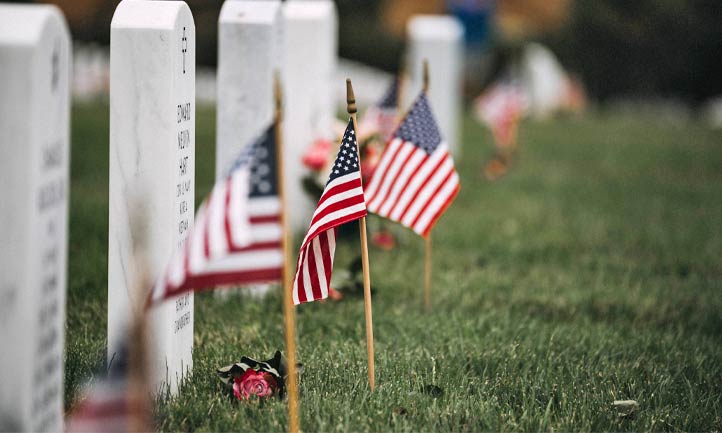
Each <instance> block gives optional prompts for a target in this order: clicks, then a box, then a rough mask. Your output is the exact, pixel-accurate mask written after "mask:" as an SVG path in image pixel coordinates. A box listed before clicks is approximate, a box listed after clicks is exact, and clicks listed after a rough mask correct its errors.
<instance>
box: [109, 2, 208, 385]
mask: <svg viewBox="0 0 722 433" xmlns="http://www.w3.org/2000/svg"><path fill="white" fill-rule="evenodd" d="M195 41H196V37H195V25H194V23H193V16H192V15H191V11H190V9H189V8H188V6H187V5H186V4H185V2H182V1H128V0H126V1H122V2H121V3H120V4H119V5H118V7H117V9H116V10H115V15H114V16H113V21H112V24H111V33H110V215H109V239H108V243H109V245H108V249H109V251H108V360H109V361H110V360H111V359H112V358H113V356H114V355H116V356H117V354H118V351H119V347H120V345H121V342H122V339H123V337H124V335H123V333H124V332H126V329H127V325H128V320H129V319H130V315H131V314H132V313H138V312H139V310H140V309H141V308H142V307H143V303H144V300H145V296H146V295H147V291H146V290H148V289H150V288H141V287H138V286H137V283H138V280H139V279H140V277H139V272H140V269H141V267H142V266H143V265H144V266H145V267H146V268H147V269H148V271H149V272H150V273H151V274H152V275H151V276H152V278H158V277H159V275H160V274H161V273H162V272H163V270H164V268H165V266H166V264H167V262H168V260H169V259H170V257H171V254H172V253H173V251H174V250H175V249H176V248H177V247H179V246H180V245H182V244H183V243H184V242H185V240H186V238H187V236H188V231H189V230H190V229H191V227H192V226H193V215H194V211H195V206H194V193H195V188H194V183H195V179H194V175H195V110H196V105H195ZM133 234H136V236H141V234H142V236H143V237H144V239H133V237H132V236H133ZM134 242H135V243H136V245H138V244H141V243H142V245H143V246H144V249H145V250H144V253H145V257H138V256H134ZM138 260H144V263H142V264H141V263H138ZM148 322H149V324H148V327H149V339H150V342H151V347H153V349H154V353H151V354H150V359H151V366H150V367H151V374H152V377H153V386H154V387H155V389H156V390H158V389H161V388H160V387H161V386H164V385H168V386H170V389H171V392H173V393H175V392H176V390H177V387H178V383H179V382H180V380H181V379H182V377H183V376H184V375H185V374H186V372H187V371H188V370H190V369H191V368H192V365H193V357H192V355H193V294H187V295H184V296H181V297H179V298H177V299H176V300H175V302H171V301H169V302H166V303H164V304H162V305H160V306H158V307H154V308H153V309H152V310H151V312H150V317H149V321H148Z"/></svg>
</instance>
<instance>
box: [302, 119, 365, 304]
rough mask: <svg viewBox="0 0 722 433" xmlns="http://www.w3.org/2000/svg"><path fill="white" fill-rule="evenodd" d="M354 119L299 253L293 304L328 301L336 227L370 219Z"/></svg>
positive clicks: (348, 127) (345, 134)
mask: <svg viewBox="0 0 722 433" xmlns="http://www.w3.org/2000/svg"><path fill="white" fill-rule="evenodd" d="M360 165H361V164H360V161H359V157H358V146H357V144H356V132H355V130H354V125H353V120H352V119H349V122H348V126H346V131H345V132H344V135H343V140H342V142H341V146H340V149H339V152H338V155H337V156H336V159H335V161H334V164H333V167H332V169H331V174H330V175H329V178H328V182H327V183H326V187H325V188H324V191H323V194H321V198H320V199H319V201H318V205H317V206H316V210H315V211H314V213H313V217H312V218H311V224H310V225H309V228H308V232H307V233H306V236H305V237H304V239H303V243H302V244H301V249H300V250H299V255H298V262H297V266H296V274H295V276H294V280H293V302H294V304H296V305H298V304H301V303H304V302H310V301H315V300H318V299H325V298H327V297H328V292H329V287H330V283H331V271H332V269H333V258H334V253H335V251H336V227H338V226H340V225H341V224H344V223H347V222H350V221H354V220H357V219H359V218H362V217H364V216H366V202H365V201H364V193H363V187H362V185H361V171H360Z"/></svg>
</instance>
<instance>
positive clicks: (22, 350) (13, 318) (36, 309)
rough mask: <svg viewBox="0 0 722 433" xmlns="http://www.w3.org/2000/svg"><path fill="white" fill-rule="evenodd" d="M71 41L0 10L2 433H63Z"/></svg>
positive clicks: (7, 8)
mask: <svg viewBox="0 0 722 433" xmlns="http://www.w3.org/2000/svg"><path fill="white" fill-rule="evenodd" d="M70 56H71V48H70V35H69V33H68V28H67V25H66V23H65V19H64V18H63V16H62V13H61V12H60V11H59V10H58V9H57V8H56V7H54V6H40V5H23V6H19V5H17V6H11V5H0V95H1V96H0V151H1V152H2V158H0V173H2V178H3V182H2V186H1V187H0V188H1V189H2V200H3V205H2V206H0V245H1V247H0V347H2V349H0V350H1V351H2V354H1V355H0V431H43V432H44V431H51V432H55V431H62V430H63V395H64V390H63V376H64V367H63V365H64V364H63V350H64V340H65V294H66V287H67V284H66V280H67V278H66V272H67V250H68V247H67V245H68V192H69V183H68V167H69V159H70V147H69V142H70V135H69V134H70V78H69V77H70V67H69V65H70Z"/></svg>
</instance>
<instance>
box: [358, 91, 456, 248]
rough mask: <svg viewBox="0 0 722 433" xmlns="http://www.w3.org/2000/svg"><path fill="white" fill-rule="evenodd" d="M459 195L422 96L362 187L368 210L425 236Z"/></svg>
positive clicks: (451, 164) (444, 146)
mask: <svg viewBox="0 0 722 433" xmlns="http://www.w3.org/2000/svg"><path fill="white" fill-rule="evenodd" d="M458 192H459V175H458V174H457V173H456V169H455V168H454V161H453V159H452V158H451V155H450V154H449V149H448V146H447V144H446V143H445V142H444V141H443V140H442V138H441V134H440V133H439V128H438V127H437V126H436V121H435V120H434V116H433V114H432V113H431V108H430V107H429V100H428V98H427V96H426V94H425V93H424V92H422V93H421V95H420V96H419V97H418V98H417V99H416V101H415V102H414V104H413V105H412V106H411V110H410V111H409V113H408V114H407V115H406V117H405V118H404V120H403V121H402V122H401V125H399V128H398V129H397V130H396V133H395V134H394V136H393V137H392V138H391V141H390V142H389V144H388V145H387V146H386V149H385V150H384V153H383V154H382V155H381V160H380V161H379V164H378V166H377V167H376V171H375V172H374V175H373V176H372V177H371V180H370V181H369V183H368V185H367V187H366V201H367V203H368V209H369V211H371V212H373V213H375V214H378V215H380V216H383V217H385V218H389V219H391V220H393V221H396V222H399V223H401V224H403V225H404V226H406V227H409V228H410V229H412V230H413V231H415V232H416V233H418V234H419V235H421V236H424V237H425V236H426V235H428V234H429V232H430V231H431V228H432V227H433V226H434V223H435V222H436V220H438V219H439V217H440V216H441V214H442V213H443V212H444V210H446V208H447V207H448V206H449V205H450V204H451V202H452V201H453V200H454V198H455V197H456V194H457V193H458Z"/></svg>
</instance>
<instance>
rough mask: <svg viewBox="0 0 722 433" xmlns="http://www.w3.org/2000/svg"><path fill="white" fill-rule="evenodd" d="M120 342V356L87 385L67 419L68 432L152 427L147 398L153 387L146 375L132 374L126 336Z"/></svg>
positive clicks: (140, 429) (122, 430) (123, 430)
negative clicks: (104, 374)
mask: <svg viewBox="0 0 722 433" xmlns="http://www.w3.org/2000/svg"><path fill="white" fill-rule="evenodd" d="M136 343H137V342H136ZM121 346H122V347H121V350H120V351H119V353H118V354H119V356H118V358H117V359H114V360H112V361H111V363H112V364H111V365H110V368H109V369H108V371H107V376H104V377H96V378H95V379H94V380H93V382H92V384H90V385H88V386H87V387H86V390H85V392H84V396H83V397H82V399H83V400H82V401H81V402H80V403H79V404H78V406H77V407H76V408H75V409H74V410H73V412H72V414H71V416H70V417H69V419H68V423H67V428H66V431H67V432H70V433H77V432H129V431H151V430H152V425H151V417H150V412H151V404H150V402H149V401H148V400H147V398H148V395H149V394H150V390H149V389H145V385H147V383H146V382H145V381H143V378H141V377H133V375H132V374H131V371H130V370H131V368H130V366H129V361H130V356H129V352H128V349H129V346H128V341H127V338H126V339H125V340H124V341H123V343H122V345H121ZM134 350H139V349H138V348H135V349H134ZM136 376H137V372H136ZM134 382H135V383H134Z"/></svg>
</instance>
